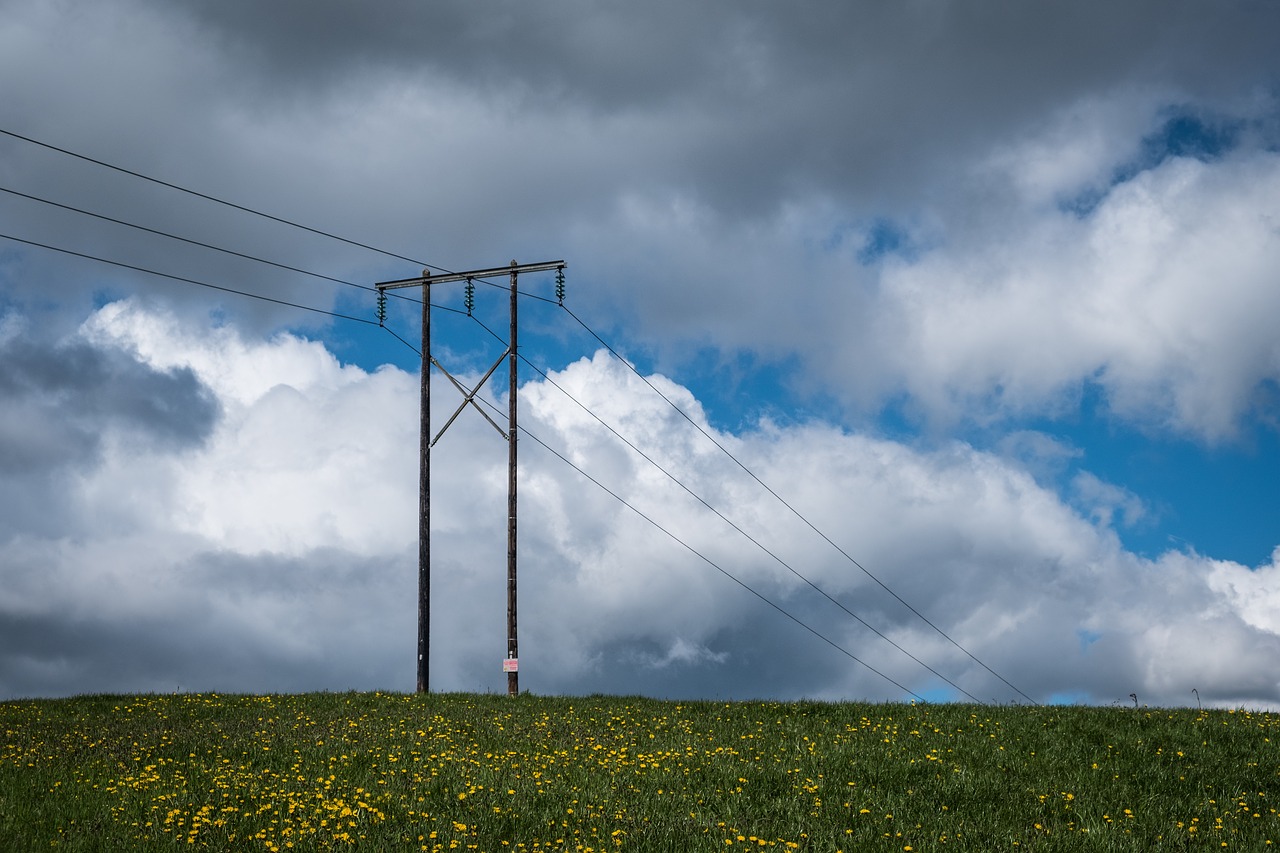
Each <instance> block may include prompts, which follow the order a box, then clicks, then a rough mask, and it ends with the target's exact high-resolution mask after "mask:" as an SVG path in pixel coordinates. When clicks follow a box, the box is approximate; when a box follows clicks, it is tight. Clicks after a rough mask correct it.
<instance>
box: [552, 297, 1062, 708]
mask: <svg viewBox="0 0 1280 853" xmlns="http://www.w3.org/2000/svg"><path fill="white" fill-rule="evenodd" d="M561 307H562V308H563V309H564V310H565V312H567V313H568V315H569V316H570V317H572V318H573V319H574V320H576V321H577V323H578V325H580V326H582V328H583V329H584V330H586V332H587V333H588V334H590V335H591V336H592V337H593V338H595V339H596V340H597V341H599V343H600V344H601V345H602V346H603V347H604V348H605V349H607V350H608V351H609V353H610V354H611V355H613V357H614V358H616V359H617V360H618V361H620V362H622V363H623V364H625V365H626V366H627V368H628V369H629V370H630V371H631V372H632V373H634V374H635V375H636V376H637V377H639V378H640V380H641V381H642V382H644V384H645V385H648V386H649V388H650V389H651V390H652V391H653V392H654V393H655V394H657V395H658V396H659V397H661V398H662V399H663V400H665V401H666V402H667V405H669V406H671V408H673V409H675V410H676V412H678V413H679V414H680V416H681V417H683V418H684V419H685V420H686V421H688V422H689V423H690V424H691V425H692V426H693V427H694V429H696V430H697V431H698V432H700V433H702V435H703V436H705V437H706V438H707V439H708V440H709V441H710V442H711V443H712V444H714V445H715V446H716V447H717V448H719V449H720V451H721V452H722V453H724V454H725V455H726V456H728V457H729V458H730V459H731V460H733V462H734V463H735V464H736V465H737V466H738V467H739V468H741V469H742V470H743V471H745V472H746V474H747V476H749V477H750V478H751V479H753V480H755V481H756V482H757V483H758V484H759V485H760V486H761V487H762V488H763V489H764V490H765V491H767V492H768V493H769V494H770V495H772V496H773V497H774V498H775V499H776V500H777V501H778V502H779V503H781V504H782V505H783V506H784V507H786V508H787V509H788V510H789V511H790V512H791V514H792V515H794V516H795V517H796V518H798V519H800V521H802V522H803V523H804V524H805V525H806V526H807V527H808V528H809V529H810V530H812V531H813V532H814V533H816V534H818V535H819V536H820V537H822V539H824V540H825V541H826V542H827V544H829V545H830V546H831V547H833V548H835V549H836V550H837V551H838V552H840V554H841V555H843V556H844V558H845V559H846V560H848V561H849V562H850V563H852V564H853V565H854V566H857V567H858V569H860V570H861V571H862V573H863V574H865V575H866V576H867V577H869V578H871V580H873V581H875V582H876V584H878V585H879V586H880V588H881V589H883V590H884V591H885V592H887V593H889V595H891V596H893V597H894V598H895V599H897V601H898V602H899V603H900V604H901V605H902V606H903V607H905V608H907V610H909V611H910V612H911V613H913V614H914V615H915V616H916V617H917V618H919V619H920V620H921V621H923V622H924V623H925V624H926V625H928V626H929V627H930V628H932V629H933V630H934V631H936V632H937V633H938V634H939V635H941V636H942V637H943V639H945V640H947V642H949V643H951V644H952V645H953V646H955V647H956V648H957V649H959V650H960V651H962V652H964V654H965V655H967V656H968V657H969V659H970V660H972V661H974V662H975V663H976V664H978V665H979V666H981V667H982V668H983V669H985V670H986V671H987V672H989V673H991V674H992V675H993V676H995V677H996V678H998V679H999V680H1000V681H1002V682H1003V683H1004V684H1005V685H1006V686H1007V687H1009V689H1011V690H1013V691H1014V692H1015V693H1017V694H1018V695H1019V696H1021V697H1022V698H1024V699H1026V700H1027V701H1028V702H1030V703H1031V704H1033V705H1035V704H1039V703H1037V702H1036V700H1034V699H1032V698H1031V697H1030V696H1028V695H1027V694H1026V693H1024V692H1022V691H1021V690H1020V689H1018V688H1017V687H1016V686H1014V685H1013V684H1012V683H1011V682H1010V681H1009V680H1008V679H1007V678H1005V677H1004V676H1003V675H1001V674H1000V673H998V672H996V671H995V670H994V669H992V668H991V667H990V666H988V665H987V664H986V663H984V662H983V661H981V660H980V659H979V658H978V657H977V656H976V655H974V654H973V653H972V652H970V651H969V650H968V649H966V648H965V647H964V646H962V645H960V643H958V642H957V641H956V640H954V639H953V638H952V637H951V636H950V635H949V634H947V632H945V631H943V630H942V629H941V628H939V627H938V626H937V625H935V624H934V623H933V622H932V621H930V620H929V618H928V617H926V616H925V615H924V614H923V613H921V612H920V611H919V610H917V609H916V608H915V607H913V606H912V605H911V604H909V603H908V602H907V601H906V600H905V599H904V598H903V597H902V596H900V595H898V593H896V592H894V591H893V590H892V589H890V588H889V586H888V585H887V584H885V582H884V581H882V580H880V578H878V577H876V576H875V575H874V574H872V573H871V572H870V571H869V570H868V569H867V568H866V567H865V566H863V565H862V564H861V563H859V562H858V561H857V560H855V559H854V558H853V556H852V555H850V554H849V553H848V552H847V551H845V550H844V549H843V548H841V547H840V546H839V545H838V544H836V542H835V541H834V540H832V539H831V537H829V536H827V534H825V533H823V532H822V531H821V530H820V529H818V527H817V526H816V525H815V524H814V523H813V522H811V521H809V519H808V518H806V517H805V516H804V515H803V514H802V513H801V512H800V511H799V510H797V509H796V508H795V507H793V506H792V505H791V504H790V503H788V502H787V501H786V500H785V499H784V498H783V497H782V496H781V495H779V494H778V493H777V492H776V491H774V490H773V489H772V488H771V487H770V486H769V485H768V484H767V483H765V482H764V481H763V480H761V479H760V478H759V477H758V476H756V474H755V472H753V471H752V470H751V469H750V468H748V467H747V466H746V465H745V464H743V463H742V461H741V460H739V459H738V458H737V457H736V456H734V455H733V453H731V452H730V451H729V449H728V448H726V447H725V446H724V445H723V444H721V443H720V442H719V441H717V440H716V439H715V437H714V436H712V435H711V434H710V433H708V432H707V431H706V430H705V429H703V428H702V426H701V425H700V424H698V423H697V422H696V421H695V420H694V419H693V418H691V417H689V415H688V414H687V413H686V412H685V411H684V410H683V409H681V408H680V407H679V406H678V405H677V404H676V403H675V402H674V401H672V400H671V398H669V397H668V396H667V395H666V394H663V393H662V391H660V390H659V389H658V388H657V386H655V385H654V384H653V383H652V382H650V381H649V380H648V379H647V378H646V377H645V376H644V375H643V374H641V373H640V371H639V370H637V369H636V368H635V366H634V365H632V364H631V363H630V362H629V361H627V360H626V359H625V358H623V357H622V356H621V355H620V354H619V353H618V351H617V350H615V349H614V348H613V347H612V346H610V345H609V343H608V342H607V341H605V339H604V338H602V337H600V335H598V334H596V332H595V331H594V330H593V329H592V328H591V327H590V326H588V325H587V324H586V323H585V322H583V320H582V319H581V318H580V317H578V315H577V314H575V313H573V310H572V309H570V308H569V307H567V306H565V305H561ZM966 695H968V694H966Z"/></svg>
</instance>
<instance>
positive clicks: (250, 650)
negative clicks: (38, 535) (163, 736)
mask: <svg viewBox="0 0 1280 853" xmlns="http://www.w3.org/2000/svg"><path fill="white" fill-rule="evenodd" d="M140 562H141V561H140ZM148 571H149V572H150V574H151V577H150V578H149V580H148V581H147V584H146V586H147V591H146V592H142V591H141V590H139V589H137V588H132V589H131V588H129V587H128V586H124V587H122V588H119V589H115V590H113V589H112V587H113V584H107V585H105V586H103V587H97V586H96V584H97V583H98V578H96V577H94V575H93V573H89V574H88V575H87V576H86V577H85V580H87V581H88V583H89V584H90V585H91V586H94V588H95V589H96V590H97V591H98V592H99V595H98V596H97V598H96V600H95V601H94V602H93V603H92V605H90V604H89V603H88V602H84V601H80V600H77V599H78V598H79V596H78V595H77V594H76V593H75V591H74V590H66V589H62V590H56V589H55V588H54V587H56V586H57V579H56V578H50V577H47V576H48V574H49V567H48V566H47V565H45V566H43V567H42V561H39V560H33V561H30V562H29V563H27V564H25V565H11V566H10V567H9V574H10V579H11V581H17V582H19V583H18V585H19V586H21V587H25V588H28V589H30V588H32V587H34V586H36V585H37V584H45V585H47V586H48V587H50V588H49V589H48V591H47V592H46V593H45V594H44V595H42V596H41V598H42V602H41V604H40V605H36V604H34V603H33V602H30V601H28V602H26V603H25V604H21V605H18V604H14V603H12V602H8V601H6V600H4V599H3V598H0V695H4V696H6V697H15V696H51V695H67V694H71V693H97V692H112V693H118V692H149V691H155V692H171V691H174V690H178V689H182V690H203V691H208V690H219V691H244V690H248V691H259V692H294V691H303V690H317V689H326V688H327V687H329V686H331V685H333V684H338V683H341V684H347V685H351V687H352V688H354V689H375V688H387V687H388V686H403V684H402V682H404V681H405V676H404V671H405V670H406V666H404V665H402V661H401V660H400V658H401V657H402V658H403V659H404V660H411V651H410V649H409V648H408V646H409V645H411V643H410V641H411V639H412V635H411V631H410V630H409V626H408V625H405V626H403V627H404V630H403V631H401V632H399V634H397V635H395V636H393V637H391V641H392V646H393V647H396V646H398V645H404V646H405V647H406V648H405V649H404V650H403V654H402V655H401V656H399V657H397V656H395V655H387V654H386V651H387V649H386V643H387V640H388V633H389V626H395V627H400V626H399V625H398V620H395V619H391V620H386V619H381V620H370V619H367V618H364V616H363V615H362V614H363V613H364V612H365V609H366V608H385V607H386V606H387V605H388V604H389V602H390V601H391V599H392V598H393V594H394V591H393V590H390V589H389V588H388V587H387V585H386V582H385V578H386V572H385V568H384V566H383V565H382V564H381V563H380V561H372V560H368V559H361V558H359V557H355V556H353V555H350V554H343V553H341V552H336V551H332V550H323V549H322V550H317V551H314V552H310V553H308V554H306V555H304V556H302V557H298V558H285V557H273V556H265V557H264V556H254V557H244V556H241V555H236V554H229V553H222V552H204V553H201V554H197V555H195V556H193V557H191V558H189V559H185V560H175V561H174V562H172V563H171V564H165V562H164V561H163V559H162V560H160V561H157V562H156V563H155V565H153V566H151V567H149V569H148ZM37 578H40V579H37ZM143 599H145V601H144V600H143ZM397 637H401V638H403V639H404V640H405V642H404V643H400V644H397V643H396V642H395V639H396V638H397Z"/></svg>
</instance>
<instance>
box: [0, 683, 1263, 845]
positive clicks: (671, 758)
mask: <svg viewBox="0 0 1280 853" xmlns="http://www.w3.org/2000/svg"><path fill="white" fill-rule="evenodd" d="M0 731H2V732H3V739H0V849H2V850H6V851H10V850H11V851H25V850H50V849H54V850H77V851H79V850H111V851H118V850H142V851H150V850H169V851H171V850H178V849H182V850H203V849H213V850H262V851H279V850H320V849H326V850H327V849H339V850H341V849H348V848H353V849H357V850H377V851H393V850H394V851H406V850H413V851H422V850H425V851H447V850H461V851H489V852H490V853H493V851H525V852H526V853H527V852H528V851H545V850H584V851H585V850H594V851H615V850H616V851H653V850H664V851H691V850H708V851H709V850H717V851H741V850H747V849H750V850H765V851H785V850H814V851H835V850H844V851H863V850H872V851H908V850H909V851H930V850H975V851H976V850H981V851H996V850H1001V851H1005V850H1036V851H1049V850H1107V851H1110V850H1133V851H1138V850H1141V851H1148V850H1201V849H1203V850H1210V849H1212V850H1224V849H1226V850H1248V851H1257V850H1266V849H1272V844H1273V842H1276V843H1277V844H1280V816H1278V814H1277V811H1276V804H1275V803H1273V799H1277V798H1280V782H1278V777H1277V774H1278V773H1280V751H1278V750H1277V743H1276V742H1275V741H1276V740H1277V739H1280V715H1274V714H1262V713H1251V712H1246V711H1203V712H1201V711H1196V710H1163V709H1135V708H1083V707H989V706H975V705H881V704H877V705H873V704H860V703H840V704H819V703H785V704H784V703H758V702H751V703H723V702H679V703H677V702H662V701H654V700H648V699H640V698H634V697H604V696H593V697H587V698H543V697H530V696H522V697H519V698H517V699H509V698H507V697H505V696H475V695H460V694H438V695H428V696H412V695H409V696H406V695H398V694H383V693H371V694H309V695H286V696H232V695H173V696H154V695H152V696H87V697H80V698H74V699H66V700H41V701H18V702H7V703H0Z"/></svg>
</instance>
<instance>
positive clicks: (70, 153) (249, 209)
mask: <svg viewBox="0 0 1280 853" xmlns="http://www.w3.org/2000/svg"><path fill="white" fill-rule="evenodd" d="M0 134H4V135H5V136H11V137H13V138H14V139H20V140H22V141H23V142H28V143H30V144H32V145H38V146H40V147H41V148H47V149H49V150H50V151H56V152H58V153H59V154H65V155H66V156H68V157H75V158H76V159H77V160H83V161H85V162H86V163H92V164H94V165H95V166H102V167H103V168H105V169H112V170H113V171H116V172H120V173H122V174H125V175H129V176H131V177H134V178H140V179H141V180H144V181H150V182H151V183H153V184H159V185H160V186H162V187H167V188H169V189H171V190H177V191H178V192H181V193H186V194H187V195H191V196H195V197H196V198H201V199H204V200H205V201H211V202H213V203H215V204H221V205H223V206H225V207H229V208H231V209H233V210H239V211H241V212H243V213H249V214H252V215H254V216H260V217H262V218H263V219H269V220H271V221H272V222H279V223H280V224H282V225H288V226H290V227H292V228H298V229H300V230H302V231H307V232H309V233H311V234H317V235H319V236H321V237H328V238H329V239H330V240H337V241H338V242H340V243H346V244H347V245H349V246H356V247H358V248H361V249H368V250H369V251H371V252H377V253H378V254H380V255H386V256H387V257H389V258H396V259H398V260H402V261H408V262H409V263H411V264H414V265H416V266H420V267H434V265H433V264H428V263H425V262H423V261H419V260H415V259H414V258H410V257H407V256H405V255H401V254H398V253H396V252H392V251H389V250H387V249H380V248H378V247H377V246H370V245H369V244H368V243H361V242H360V241H358V240H351V239H348V238H346V237H342V236H339V235H337V234H333V233H330V232H328V231H322V230H320V229H319V228H312V227H311V226H309V225H302V224H301V223H298V222H294V221H293V220H291V219H285V218H284V217H282V216H274V215H272V214H270V213H264V212H262V211H261V210H254V209H253V208H252V207H246V206H245V205H242V204H236V203H235V202H233V201H227V200H226V199H221V198H218V197H217V196H212V195H208V194H207V193H202V192H198V191H196V190H192V189H187V188H186V187H183V186H179V185H178V184H174V183H170V182H169V181H164V180H161V179H160V178H153V177H151V176H150V175H144V174H142V173H141V172H135V171H133V170H132V169H126V168H124V167H123V166H116V165H114V164H112V163H107V162H105V161H103V160H98V159H95V158H93V157H89V156H87V155H84V154H77V153H76V152H74V151H68V150H67V149H66V148H59V147H58V146H56V145H50V144H49V143H48V142H41V141H40V140H38V139H32V138H31V137H29V136H23V135H22V134H20V133H14V132H13V131H11V130H5V129H4V128H0ZM434 268H435V269H443V267H434ZM446 272H447V270H446Z"/></svg>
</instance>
